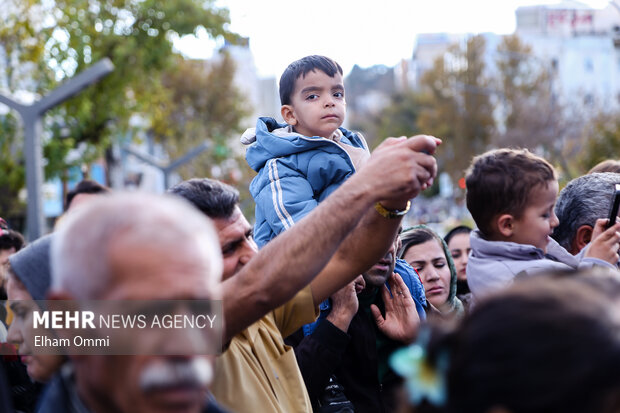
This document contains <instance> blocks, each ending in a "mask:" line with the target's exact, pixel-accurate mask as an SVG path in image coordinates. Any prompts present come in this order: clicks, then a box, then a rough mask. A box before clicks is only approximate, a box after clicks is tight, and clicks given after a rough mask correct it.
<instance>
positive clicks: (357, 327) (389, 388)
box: [285, 259, 426, 413]
mask: <svg viewBox="0 0 620 413" xmlns="http://www.w3.org/2000/svg"><path fill="white" fill-rule="evenodd" d="M394 272H396V273H398V274H399V275H400V276H401V277H402V279H403V281H404V282H405V284H406V285H407V288H408V289H409V291H410V293H411V296H412V297H413V299H414V301H415V304H416V309H417V310H418V314H419V316H420V319H421V320H424V319H425V318H426V313H425V311H424V306H425V305H426V299H425V294H424V287H423V286H422V281H421V280H420V278H419V277H418V275H417V273H416V272H415V270H414V269H413V268H411V266H410V265H409V264H407V263H406V262H405V261H404V260H400V259H398V260H396V266H395V268H394ZM358 297H359V298H360V306H359V309H358V311H357V313H356V314H355V316H354V317H353V319H352V320H351V324H350V325H349V329H348V331H347V333H344V332H343V331H341V330H340V329H339V328H337V327H335V326H334V325H333V324H332V323H331V322H329V321H328V320H327V319H326V316H327V314H329V311H330V310H331V307H330V306H329V305H327V303H326V302H323V303H321V316H320V317H319V320H318V321H317V322H316V323H313V324H312V325H308V326H304V328H302V329H299V330H298V331H297V332H295V334H293V335H292V336H290V337H288V338H287V339H286V340H285V342H286V343H287V344H289V345H292V346H293V347H294V348H295V356H296V357H297V363H298V365H299V369H300V370H301V374H302V376H303V378H304V382H305V384H306V389H307V390H308V395H309V396H310V400H311V401H312V403H313V407H314V408H315V409H316V407H317V401H318V400H319V398H320V397H321V396H322V395H323V392H324V389H325V386H326V385H327V383H328V381H329V377H330V376H331V375H335V376H336V379H337V382H338V383H339V384H340V385H341V386H342V387H343V388H344V393H345V395H346V396H347V398H348V399H349V400H350V401H351V402H352V403H353V405H354V406H355V411H356V412H373V413H375V412H391V411H394V410H395V403H396V402H397V399H396V396H395V395H394V392H395V390H397V389H398V387H399V386H400V383H401V379H400V378H399V377H398V376H396V374H395V373H394V372H392V371H391V370H389V369H388V368H387V357H388V356H389V354H391V352H392V351H394V350H396V349H398V348H400V347H403V346H405V343H399V342H396V341H393V340H391V339H389V338H387V337H386V336H385V335H384V334H383V333H381V332H380V331H379V329H378V328H377V325H376V323H375V320H374V319H373V317H372V315H371V313H370V304H371V302H372V303H375V304H377V306H378V307H379V309H381V311H382V312H383V311H384V308H383V300H382V299H381V293H380V292H377V294H376V295H375V296H373V297H370V298H369V299H368V300H366V299H364V297H363V294H361V295H360V296H358Z"/></svg>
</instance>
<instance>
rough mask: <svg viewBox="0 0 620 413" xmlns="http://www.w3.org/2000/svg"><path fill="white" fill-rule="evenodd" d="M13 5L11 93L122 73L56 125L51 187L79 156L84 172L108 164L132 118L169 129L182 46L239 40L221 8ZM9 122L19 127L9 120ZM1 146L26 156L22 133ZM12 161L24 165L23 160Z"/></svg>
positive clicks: (201, 1) (50, 144)
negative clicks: (170, 76) (166, 75)
mask: <svg viewBox="0 0 620 413" xmlns="http://www.w3.org/2000/svg"><path fill="white" fill-rule="evenodd" d="M9 2H10V5H9V9H8V10H7V11H6V12H4V13H3V14H2V18H3V20H5V21H2V22H0V28H2V29H0V56H3V57H5V59H4V62H2V63H4V66H5V67H4V68H3V69H4V71H3V73H1V74H0V85H2V88H3V89H4V90H5V91H6V92H8V93H10V94H16V93H18V92H21V91H24V90H25V91H28V92H31V93H34V94H39V93H44V92H46V91H48V90H51V89H52V88H53V87H55V86H56V85H57V84H58V82H61V81H62V80H64V79H66V78H68V77H71V76H73V75H74V74H75V73H78V72H81V71H82V70H83V69H85V68H87V67H88V66H89V65H90V64H91V63H93V62H96V61H98V60H100V59H102V58H103V57H108V58H110V59H111V60H112V62H113V63H114V65H115V70H114V72H113V73H112V74H111V75H109V76H107V77H106V78H105V79H103V80H102V81H101V82H99V83H97V84H96V85H93V86H91V87H89V88H88V89H86V90H85V91H83V92H82V93H81V94H79V95H78V96H76V97H74V98H72V99H71V100H69V101H67V102H65V103H64V104H63V105H61V106H60V107H58V108H57V109H55V110H53V111H51V113H50V114H49V115H48V116H47V118H46V121H45V131H46V139H45V150H44V154H45V155H46V157H47V161H48V162H47V165H46V177H47V178H51V177H53V176H57V175H59V174H61V173H62V171H64V170H65V169H66V167H67V166H68V165H67V162H66V159H67V153H68V152H69V151H70V150H71V149H74V148H81V151H80V152H79V154H78V155H79V156H78V157H77V159H76V161H75V163H82V162H88V161H90V160H92V159H93V158H94V157H97V156H100V155H101V153H102V152H103V150H104V149H105V148H107V147H109V143H110V142H111V141H112V140H113V139H115V137H116V136H119V135H121V132H123V131H124V130H126V129H127V125H128V120H129V118H130V117H131V116H132V115H133V114H136V113H140V114H141V115H142V116H143V117H144V118H146V119H149V120H150V121H151V122H152V123H155V124H157V123H161V119H162V117H164V116H165V113H164V111H162V110H161V106H162V105H165V104H166V102H168V101H169V99H170V98H171V94H170V92H169V91H168V90H166V89H165V88H164V87H163V85H162V73H163V72H164V71H166V70H167V69H169V68H170V67H171V66H172V64H174V63H175V62H176V61H177V60H176V57H177V55H176V54H175V53H174V52H173V49H172V41H173V39H174V38H176V37H178V36H183V35H186V34H195V33H197V31H198V30H205V31H206V32H207V33H208V34H209V35H210V36H212V37H218V36H223V37H225V38H227V39H229V40H231V41H235V40H236V39H237V37H236V36H235V35H234V34H232V33H230V32H229V31H228V30H227V29H226V28H225V25H226V23H228V21H229V17H228V10H227V9H224V8H217V7H215V5H214V4H215V1H214V0H178V1H175V2H160V1H155V0H54V1H50V2H42V3H41V4H39V3H40V2H36V1H34V0H26V1H24V0H9ZM0 116H3V117H4V119H5V123H6V124H7V125H8V124H10V116H11V115H10V114H9V115H0ZM2 139H3V140H4V139H6V140H7V141H8V146H10V147H12V148H21V142H20V139H21V137H20V135H19V133H16V132H13V133H11V134H10V135H3V137H2ZM16 143H17V145H16ZM0 146H3V147H4V146H6V143H5V142H4V141H3V142H0ZM13 155H14V156H17V159H20V158H21V156H20V155H21V154H20V153H19V151H17V152H16V153H14V154H13ZM2 158H3V159H0V164H1V165H2V168H3V169H6V168H7V165H8V164H10V162H8V161H10V160H7V159H6V153H5V152H3V154H2ZM14 167H18V168H22V165H21V164H17V165H14ZM18 175H19V174H14V176H18ZM22 175H23V174H22ZM21 187H23V181H21V182H20V180H19V179H12V180H11V184H10V188H9V189H8V192H7V195H8V196H9V197H10V198H11V199H16V194H17V191H18V190H19V189H20V188H21Z"/></svg>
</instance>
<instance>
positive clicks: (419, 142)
mask: <svg viewBox="0 0 620 413" xmlns="http://www.w3.org/2000/svg"><path fill="white" fill-rule="evenodd" d="M439 144H441V140H440V139H437V138H435V137H432V136H428V135H417V136H414V137H411V138H408V139H404V138H387V139H386V140H385V141H384V142H383V143H381V145H379V146H378V147H377V148H376V149H375V150H374V151H373V153H372V155H371V156H370V159H369V160H368V162H367V163H366V165H365V166H364V167H363V168H361V169H360V171H358V174H362V175H364V177H365V179H364V181H365V182H366V186H367V187H368V188H369V189H371V188H372V190H373V191H378V193H377V196H378V198H379V199H381V204H382V205H383V206H384V207H386V208H388V209H403V208H404V207H405V205H406V204H407V201H409V200H410V199H412V198H414V197H416V196H417V195H418V194H419V193H420V192H421V191H423V190H424V189H426V188H428V187H429V186H430V185H432V183H433V180H434V179H435V176H436V175H437V162H436V160H435V158H434V157H433V156H432V155H433V154H434V153H435V150H436V148H437V146H438V145H439Z"/></svg>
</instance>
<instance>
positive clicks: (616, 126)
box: [577, 113, 620, 173]
mask: <svg viewBox="0 0 620 413" xmlns="http://www.w3.org/2000/svg"><path fill="white" fill-rule="evenodd" d="M589 126H590V127H589V128H588V129H587V132H586V133H587V138H586V143H585V145H584V148H583V150H582V151H581V152H580V154H579V157H578V158H577V163H578V165H579V167H580V173H586V172H587V171H589V170H590V169H591V168H592V167H594V166H595V165H596V164H598V163H599V162H602V161H604V160H606V159H618V154H619V153H620V117H619V114H618V113H607V114H601V115H600V116H598V117H597V118H595V119H594V120H593V121H592V122H591V124H590V125H589Z"/></svg>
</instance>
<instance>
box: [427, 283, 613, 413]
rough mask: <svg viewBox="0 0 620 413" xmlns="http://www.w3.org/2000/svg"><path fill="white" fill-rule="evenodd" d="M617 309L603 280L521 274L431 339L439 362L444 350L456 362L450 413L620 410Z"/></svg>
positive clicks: (450, 378)
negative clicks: (602, 287)
mask: <svg viewBox="0 0 620 413" xmlns="http://www.w3.org/2000/svg"><path fill="white" fill-rule="evenodd" d="M585 276H587V274H586V275H585ZM614 311H618V310H617V309H615V310H614V302H613V301H612V300H611V298H610V296H609V295H605V294H604V293H602V292H601V291H600V283H598V282H594V283H593V285H592V286H590V285H588V282H587V281H584V279H580V280H575V279H571V278H568V277H557V276H555V277H553V276H543V275H541V276H537V277H534V278H528V279H523V280H519V281H517V282H515V284H514V285H513V286H512V287H511V288H510V289H508V290H506V291H504V292H501V293H498V294H496V295H493V296H490V297H488V298H487V299H485V300H482V301H481V302H479V303H478V305H477V306H476V307H475V308H474V310H473V311H472V312H471V313H470V314H469V315H468V316H467V317H466V318H465V319H464V320H463V322H462V324H461V325H460V326H459V327H457V329H456V330H455V331H453V332H451V333H447V334H444V335H443V336H441V337H440V338H439V339H437V338H436V339H434V340H431V342H430V344H429V348H428V354H429V358H430V359H431V360H433V359H436V358H437V355H438V354H441V353H442V352H447V353H448V358H449V360H450V366H449V369H448V374H447V383H448V385H447V386H448V389H447V390H448V401H447V406H446V410H445V411H447V412H451V413H452V412H455V413H456V412H459V413H484V412H488V411H489V410H490V409H491V408H493V407H501V408H504V409H505V410H507V411H509V412H511V413H543V412H544V413H555V412H557V413H560V412H561V413H584V412H588V413H608V412H609V413H611V412H616V411H618V409H620V397H619V396H618V395H619V393H620V375H619V374H618V372H617V368H618V366H620V338H619V334H618V333H619V331H620V328H619V326H618V324H617V321H615V320H616V319H617V315H615V316H614V314H613V312H614ZM416 411H418V410H416ZM420 411H431V410H427V409H422V410H420Z"/></svg>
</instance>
